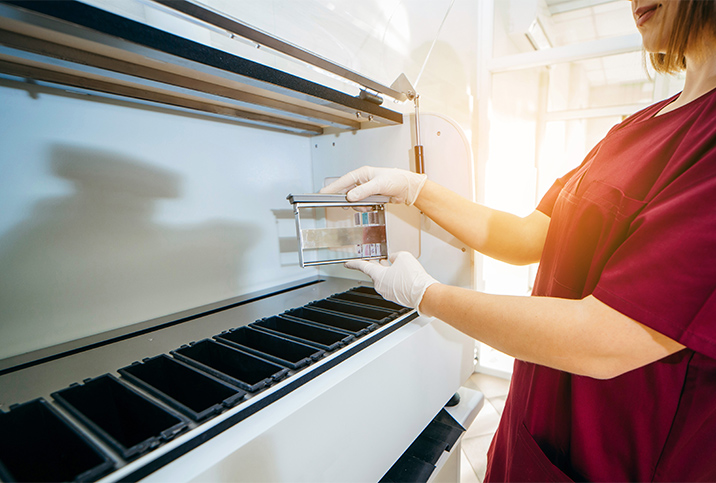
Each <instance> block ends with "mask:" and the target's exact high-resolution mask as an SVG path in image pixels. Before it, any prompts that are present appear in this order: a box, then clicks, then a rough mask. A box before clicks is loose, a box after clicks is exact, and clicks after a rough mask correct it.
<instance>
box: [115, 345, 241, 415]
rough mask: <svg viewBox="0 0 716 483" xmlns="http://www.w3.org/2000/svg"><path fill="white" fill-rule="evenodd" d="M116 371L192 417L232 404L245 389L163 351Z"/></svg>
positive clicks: (236, 402) (237, 400)
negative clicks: (210, 374)
mask: <svg viewBox="0 0 716 483" xmlns="http://www.w3.org/2000/svg"><path fill="white" fill-rule="evenodd" d="M119 373H120V374H122V376H123V377H125V378H127V379H128V380H130V381H132V382H134V383H135V384H137V385H139V386H140V387H142V388H144V389H146V390H147V391H149V392H150V393H152V394H153V395H154V396H156V397H157V398H159V399H160V400H162V401H164V402H165V403H167V404H168V405H170V406H172V407H173V408H174V409H177V410H179V411H181V412H182V413H183V414H185V415H187V416H189V417H190V418H191V419H193V420H194V421H200V420H202V419H205V418H207V417H209V416H211V415H213V414H218V413H220V412H221V411H222V410H223V409H224V408H227V407H231V406H235V405H236V404H238V403H239V401H241V399H242V398H243V397H244V396H245V395H246V393H245V392H244V391H242V390H240V389H237V388H235V387H232V386H229V385H228V384H225V383H223V382H221V381H219V380H217V379H214V378H212V377H210V376H208V375H206V374H204V373H202V372H199V371H198V370H196V369H194V368H192V367H190V366H188V365H186V364H183V363H182V362H179V361H177V360H175V359H172V358H171V357H169V356H167V355H165V354H162V355H159V356H157V357H153V358H151V359H145V360H144V363H139V362H135V363H134V364H132V365H131V366H128V367H124V368H122V369H120V370H119Z"/></svg>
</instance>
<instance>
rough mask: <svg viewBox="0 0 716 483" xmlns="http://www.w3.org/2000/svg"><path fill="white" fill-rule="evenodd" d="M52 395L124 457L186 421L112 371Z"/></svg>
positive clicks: (146, 447)
mask: <svg viewBox="0 0 716 483" xmlns="http://www.w3.org/2000/svg"><path fill="white" fill-rule="evenodd" d="M52 397H53V398H54V399H55V400H56V401H57V402H58V403H60V404H61V405H62V406H63V407H64V408H66V409H67V410H68V411H69V412H70V413H71V414H72V415H73V416H75V417H76V418H77V419H79V420H80V421H82V423H83V424H85V425H86V426H87V427H89V428H90V429H91V430H92V431H93V432H95V433H96V434H97V435H98V436H99V437H101V438H102V439H103V440H105V441H106V442H107V444H109V445H110V446H112V447H113V448H114V449H115V450H116V451H117V452H118V453H119V454H120V455H121V456H122V458H124V459H131V458H133V457H135V456H138V455H140V454H142V453H144V452H146V451H148V450H150V449H152V448H154V447H155V446H157V445H159V444H160V443H161V442H162V441H167V440H170V439H171V438H173V437H174V436H175V435H176V434H177V433H179V432H181V431H183V430H184V429H185V428H186V427H187V423H186V422H185V421H184V420H182V419H180V418H179V417H177V416H175V415H173V414H171V413H170V412H168V411H166V410H164V409H163V408H161V407H160V406H158V405H157V404H156V403H154V402H153V401H151V400H149V399H147V398H146V397H144V396H143V395H141V394H140V393H139V392H137V391H136V390H134V389H132V388H130V387H128V386H127V385H125V384H122V383H121V382H119V380H118V379H117V378H116V377H114V376H113V375H111V374H104V375H102V376H98V377H95V378H94V379H86V380H85V381H84V384H77V383H75V384H72V385H71V386H70V387H68V388H66V389H62V390H61V391H57V392H54V393H52Z"/></svg>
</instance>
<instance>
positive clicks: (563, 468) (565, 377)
mask: <svg viewBox="0 0 716 483" xmlns="http://www.w3.org/2000/svg"><path fill="white" fill-rule="evenodd" d="M673 100H674V98H672V99H667V100H665V101H663V102H660V103H658V104H655V105H653V106H651V107H649V108H647V109H645V110H643V111H641V112H639V113H637V114H635V115H633V116H631V117H629V118H628V119H626V120H625V121H624V122H622V123H621V124H619V125H618V126H615V127H614V128H613V129H612V130H611V131H610V132H609V133H608V134H607V136H606V137H605V138H604V140H602V141H601V142H600V143H599V144H598V145H597V146H596V147H595V148H594V149H593V150H592V151H591V152H590V153H589V154H588V155H587V158H586V159H585V161H584V162H583V163H582V165H581V166H579V167H578V168H576V169H575V170H573V171H572V172H570V173H569V174H567V176H565V177H563V178H561V179H560V180H558V181H557V182H556V183H555V185H554V186H553V187H552V188H551V189H550V191H549V192H548V193H547V194H546V195H545V197H544V198H543V200H542V201H541V202H540V205H539V206H538V210H540V211H542V212H544V213H545V214H547V215H549V216H551V222H550V227H549V232H548V234H547V239H546V242H545V247H544V252H543V255H542V259H541V261H540V267H539V271H538V274H537V279H536V281H535V288H534V292H533V295H536V296H552V297H561V298H570V299H581V298H583V297H585V296H587V295H590V294H592V295H593V296H594V297H596V298H597V299H599V300H601V301H602V302H604V303H605V304H607V305H609V306H610V307H612V308H614V309H616V310H618V311H619V312H621V313H622V314H625V315H627V316H629V317H631V318H632V319H634V320H636V321H638V322H640V323H642V324H644V325H647V326H649V327H651V328H653V329H655V330H657V331H659V332H661V333H662V334H665V335H667V336H668V337H670V338H672V339H674V340H676V341H678V342H680V343H681V344H683V345H684V346H686V349H683V350H681V351H679V352H677V353H675V354H672V355H671V356H669V357H666V358H664V359H662V360H659V361H657V362H654V363H651V364H648V365H646V366H644V367H641V368H639V369H635V370H633V371H630V372H628V373H626V374H623V375H621V376H618V377H615V378H613V379H609V380H597V379H593V378H590V377H585V376H577V375H573V374H569V373H566V372H562V371H558V370H554V369H550V368H547V367H544V366H539V365H535V364H530V363H526V362H522V361H516V362H515V367H514V374H513V377H512V383H511V387H510V392H509V396H508V399H507V403H506V406H505V410H504V413H503V416H502V420H501V422H500V426H499V428H498V431H497V433H496V435H495V438H494V439H493V442H492V445H491V447H490V451H489V453H488V470H487V475H486V481H567V480H570V479H571V480H589V481H716V290H715V289H716V90H713V91H711V92H710V93H708V94H706V95H704V96H702V97H700V98H699V99H697V100H695V101H693V102H691V103H689V104H687V105H685V106H683V107H680V108H678V109H676V110H674V111H671V112H668V113H665V114H663V115H660V116H656V117H654V116H655V114H656V113H657V112H659V111H660V110H661V109H662V108H663V107H665V106H666V105H667V104H668V103H669V102H671V101H673Z"/></svg>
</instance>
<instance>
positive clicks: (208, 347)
mask: <svg viewBox="0 0 716 483" xmlns="http://www.w3.org/2000/svg"><path fill="white" fill-rule="evenodd" d="M172 354H173V355H174V356H175V357H176V358H177V359H180V360H182V361H184V362H187V363H189V364H191V365H193V366H195V367H198V368H199V369H202V370H204V371H207V372H208V373H209V374H211V375H213V376H216V377H218V378H219V379H221V380H224V381H226V382H228V383H230V384H235V385H237V386H239V387H241V388H242V389H246V390H247V391H250V392H254V391H258V390H259V389H261V388H264V387H266V386H268V385H270V384H271V383H273V382H274V381H277V380H279V379H281V378H282V377H284V376H285V375H286V374H287V373H288V369H286V368H285V367H281V366H279V365H277V364H274V363H273V362H269V361H267V360H265V359H261V358H259V357H256V356H254V355H252V354H249V353H246V352H243V351H240V350H238V349H235V348H233V347H229V346H226V345H224V344H219V343H218V342H216V341H213V340H211V339H204V340H201V341H199V342H195V343H193V344H190V345H188V346H183V347H182V348H180V349H177V350H175V351H172Z"/></svg>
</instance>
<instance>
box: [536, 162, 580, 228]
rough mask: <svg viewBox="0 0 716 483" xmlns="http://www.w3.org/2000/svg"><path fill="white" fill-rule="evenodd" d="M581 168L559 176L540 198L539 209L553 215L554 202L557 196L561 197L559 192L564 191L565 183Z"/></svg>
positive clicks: (550, 215)
mask: <svg viewBox="0 0 716 483" xmlns="http://www.w3.org/2000/svg"><path fill="white" fill-rule="evenodd" d="M580 168H581V166H579V167H577V168H574V169H573V170H572V171H570V172H569V173H567V174H565V175H564V176H562V177H561V178H558V179H557V180H556V181H555V182H554V183H553V184H552V186H551V187H550V188H549V190H547V193H545V195H544V196H543V197H542V199H541V200H540V202H539V204H538V205H537V211H541V212H542V213H544V214H545V215H547V216H549V217H552V211H553V210H554V204H555V202H556V201H557V197H559V192H560V191H562V188H564V185H565V184H567V181H569V179H570V178H571V177H572V176H574V174H575V173H576V172H577V171H579V169H580Z"/></svg>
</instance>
